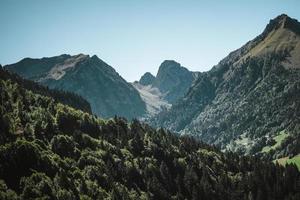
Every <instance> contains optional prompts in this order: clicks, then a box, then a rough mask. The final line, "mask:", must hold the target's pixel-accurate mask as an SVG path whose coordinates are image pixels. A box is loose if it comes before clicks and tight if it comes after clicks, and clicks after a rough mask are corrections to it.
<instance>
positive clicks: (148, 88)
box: [132, 82, 172, 120]
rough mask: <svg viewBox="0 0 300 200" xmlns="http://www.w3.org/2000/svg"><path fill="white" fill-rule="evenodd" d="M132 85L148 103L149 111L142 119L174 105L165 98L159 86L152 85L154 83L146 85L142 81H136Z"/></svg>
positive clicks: (147, 108)
mask: <svg viewBox="0 0 300 200" xmlns="http://www.w3.org/2000/svg"><path fill="white" fill-rule="evenodd" d="M132 85H133V87H134V88H135V89H136V90H137V91H138V92H139V93H140V96H141V98H142V99H143V101H144V102H145V104H146V110H147V113H146V114H145V115H144V116H143V117H142V118H140V119H143V120H144V119H148V118H150V117H151V116H154V115H156V114H158V113H159V112H160V111H161V110H164V109H169V108H170V107H171V106H172V105H171V104H170V103H169V102H168V101H166V100H165V99H164V95H163V94H162V93H161V92H160V91H159V89H158V88H156V87H152V85H144V84H141V83H140V82H134V83H132Z"/></svg>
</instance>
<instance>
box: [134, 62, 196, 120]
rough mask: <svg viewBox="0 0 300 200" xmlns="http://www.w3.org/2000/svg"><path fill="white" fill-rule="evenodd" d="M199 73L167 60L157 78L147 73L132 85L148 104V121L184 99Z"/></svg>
mask: <svg viewBox="0 0 300 200" xmlns="http://www.w3.org/2000/svg"><path fill="white" fill-rule="evenodd" d="M198 74H199V72H191V71H189V70H188V69H186V68H184V67H182V66H181V65H180V64H179V63H177V62H175V61H173V60H165V61H164V62H163V63H162V64H161V65H160V67H159V69H158V72H157V75H156V77H155V76H153V75H152V74H151V73H150V72H146V73H145V74H144V75H143V76H142V77H141V78H140V80H139V81H136V82H134V83H133V84H132V85H133V86H134V87H135V88H136V89H137V90H138V91H139V93H140V95H141V97H142V99H143V100H144V102H145V103H146V108H147V114H146V115H144V116H143V117H145V118H146V119H147V118H149V117H151V116H154V115H156V114H157V113H159V112H160V111H162V110H167V109H169V108H170V107H171V106H172V104H173V103H175V102H176V101H177V100H178V99H180V98H182V97H183V96H184V95H185V94H186V93H187V91H188V89H189V88H190V87H191V85H192V83H193V81H194V80H195V79H196V77H197V76H198Z"/></svg>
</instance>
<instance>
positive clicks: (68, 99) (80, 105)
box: [0, 65, 92, 114]
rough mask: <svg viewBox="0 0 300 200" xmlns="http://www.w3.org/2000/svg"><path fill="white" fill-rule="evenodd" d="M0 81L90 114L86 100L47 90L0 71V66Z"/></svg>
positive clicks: (67, 93)
mask: <svg viewBox="0 0 300 200" xmlns="http://www.w3.org/2000/svg"><path fill="white" fill-rule="evenodd" d="M0 79H1V80H5V81H6V80H10V81H13V82H15V83H17V84H19V85H22V87H23V88H24V89H27V90H29V91H31V92H34V93H35V94H39V95H43V96H47V97H51V98H53V99H54V100H55V102H57V103H62V104H65V105H68V106H71V107H73V108H75V109H79V110H82V111H84V112H87V113H90V114H91V113H92V110H91V105H90V104H89V102H88V101H87V100H85V99H84V98H82V97H81V96H79V95H77V94H74V93H72V92H66V91H61V90H54V89H49V88H48V87H45V86H42V85H39V84H38V83H35V82H34V81H30V80H27V79H24V78H22V77H20V76H19V75H17V74H14V73H11V72H9V71H7V70H4V69H2V66H1V65H0Z"/></svg>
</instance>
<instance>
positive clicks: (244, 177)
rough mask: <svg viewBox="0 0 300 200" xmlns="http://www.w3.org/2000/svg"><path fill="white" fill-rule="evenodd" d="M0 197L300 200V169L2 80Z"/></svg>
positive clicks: (0, 85)
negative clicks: (102, 115) (106, 116)
mask: <svg viewBox="0 0 300 200" xmlns="http://www.w3.org/2000/svg"><path fill="white" fill-rule="evenodd" d="M0 93H1V105H0V106H1V109H0V111H1V118H0V133H1V134H0V136H1V137H0V199H35V198H38V199H222V200H225V199H228V200H229V199H233V200H234V199H249V200H250V199H251V200H252V199H255V200H267V199H272V200H274V199H275V200H276V199H278V200H281V199H299V198H300V191H299V186H300V185H299V184H300V173H299V171H298V170H297V168H296V166H295V165H293V164H292V165H287V167H286V168H284V167H282V166H279V165H278V164H273V163H271V162H263V161H260V160H259V159H257V158H253V157H239V156H237V155H236V154H233V153H226V154H223V153H221V152H220V151H219V150H217V149H216V148H214V147H211V146H208V145H205V144H203V143H201V142H199V141H196V140H195V139H193V138H190V137H178V136H175V135H173V134H171V133H169V132H166V131H165V130H163V129H160V130H155V129H153V128H151V127H150V126H148V125H146V124H141V123H140V122H138V121H136V120H134V121H133V122H131V123H128V122H127V121H126V120H125V119H123V118H118V117H115V118H114V119H111V120H108V121H103V120H101V119H99V118H96V117H95V116H92V115H90V114H88V113H84V112H82V111H79V110H75V109H73V108H71V107H68V106H65V105H63V104H60V103H56V102H55V101H54V100H53V99H52V98H50V97H46V96H41V95H39V94H35V93H33V92H32V91H29V90H26V89H24V88H23V87H22V86H20V85H19V84H18V83H16V82H14V81H12V80H3V79H2V80H0Z"/></svg>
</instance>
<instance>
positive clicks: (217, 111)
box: [152, 15, 300, 158]
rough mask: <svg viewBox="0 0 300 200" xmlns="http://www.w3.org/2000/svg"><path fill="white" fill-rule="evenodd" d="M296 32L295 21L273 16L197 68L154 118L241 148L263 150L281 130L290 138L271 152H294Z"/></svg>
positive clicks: (299, 101) (298, 83)
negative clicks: (207, 66)
mask: <svg viewBox="0 0 300 200" xmlns="http://www.w3.org/2000/svg"><path fill="white" fill-rule="evenodd" d="M299 32H300V29H299V22H297V21H296V20H294V19H291V18H289V17H288V16H286V15H281V16H278V17H277V18H275V19H274V20H271V21H270V23H269V25H268V26H267V27H266V29H265V30H264V31H263V33H262V34H261V35H259V36H258V37H256V38H255V39H254V40H252V41H250V42H248V43H247V44H245V45H244V46H243V47H241V48H240V49H238V50H236V51H234V52H232V53H230V54H229V55H228V56H227V57H226V58H224V59H223V60H222V61H221V62H220V63H219V64H218V65H216V66H215V67H213V69H212V70H210V71H209V72H206V73H202V74H200V75H199V78H198V79H197V80H196V81H195V83H194V85H193V86H192V87H191V88H190V90H189V91H188V93H187V94H186V95H185V97H184V98H183V99H181V101H179V102H178V103H176V104H175V105H173V106H172V108H171V109H170V110H168V111H164V112H161V113H160V114H159V115H157V116H156V117H155V118H153V120H152V122H153V124H155V125H158V126H164V127H168V128H170V129H171V130H173V131H176V132H178V133H180V134H192V135H195V136H197V137H199V138H200V139H202V140H204V141H206V142H208V143H211V144H216V145H218V146H220V147H221V148H222V149H224V150H225V149H230V150H234V151H239V152H241V153H243V154H261V153H263V152H264V151H263V149H264V147H267V146H270V147H272V144H273V145H274V138H275V137H276V136H278V135H279V133H282V132H283V131H284V132H285V133H286V134H287V138H286V139H285V141H289V142H285V141H280V144H277V146H276V149H273V150H271V151H268V153H270V154H269V155H270V156H273V158H276V157H282V156H287V155H289V153H291V152H293V153H297V152H298V151H299V148H297V147H296V146H297V144H298V143H299V142H297V141H299V138H300V137H299V128H300V127H299V124H300V70H299V68H300V62H299V59H300V54H299V52H300V45H299V44H300V34H299ZM291 149H293V150H292V151H291ZM297 149H298V150H297ZM298 153H300V151H299V152H298Z"/></svg>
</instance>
